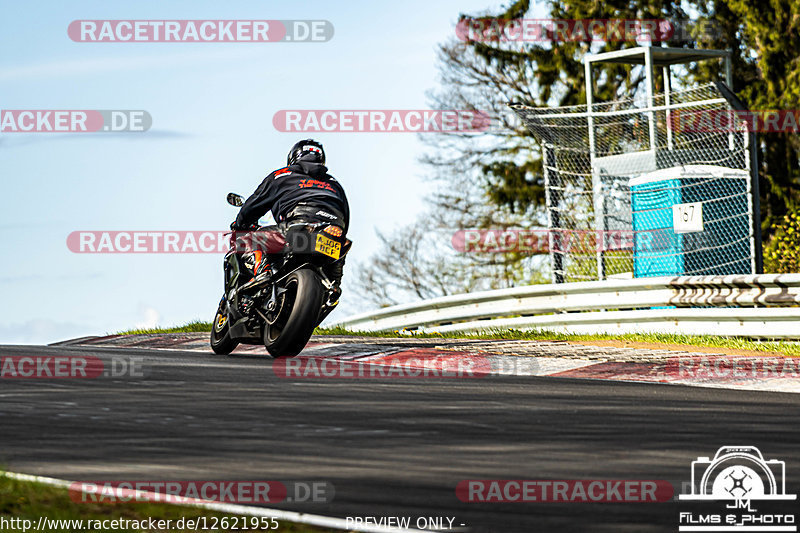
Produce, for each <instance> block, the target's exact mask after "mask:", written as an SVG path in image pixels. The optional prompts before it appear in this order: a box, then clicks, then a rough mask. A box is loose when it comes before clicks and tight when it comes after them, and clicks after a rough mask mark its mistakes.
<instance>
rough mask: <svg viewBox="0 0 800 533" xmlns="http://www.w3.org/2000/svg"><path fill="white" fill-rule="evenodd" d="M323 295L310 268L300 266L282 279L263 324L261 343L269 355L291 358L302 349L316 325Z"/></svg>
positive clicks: (318, 280)
mask: <svg viewBox="0 0 800 533" xmlns="http://www.w3.org/2000/svg"><path fill="white" fill-rule="evenodd" d="M323 295H324V294H323V289H322V282H321V281H320V279H319V276H318V275H317V274H316V273H315V272H314V271H312V270H309V269H306V268H304V269H301V270H298V271H296V272H293V273H292V274H290V275H289V276H288V277H287V278H286V281H285V282H284V283H282V284H281V294H280V296H279V297H278V300H277V302H276V306H275V309H274V310H272V311H270V312H269V313H268V314H267V318H268V320H267V321H266V324H265V325H264V346H265V347H266V348H267V351H268V352H269V353H270V355H272V356H273V357H294V356H295V355H297V354H299V353H300V352H301V351H302V350H303V348H305V346H306V344H308V339H310V338H311V334H312V333H314V328H315V327H316V325H317V317H318V316H319V311H320V307H322V298H323Z"/></svg>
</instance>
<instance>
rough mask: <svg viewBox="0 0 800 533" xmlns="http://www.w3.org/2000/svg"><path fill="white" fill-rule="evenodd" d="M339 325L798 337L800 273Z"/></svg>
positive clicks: (536, 296) (680, 280)
mask: <svg viewBox="0 0 800 533" xmlns="http://www.w3.org/2000/svg"><path fill="white" fill-rule="evenodd" d="M336 325H337V326H342V327H345V328H347V329H350V330H353V331H380V330H418V331H427V332H436V331H438V332H446V331H478V330H486V329H493V328H503V329H506V328H514V329H547V330H553V331H561V332H565V333H639V332H659V333H677V334H711V335H737V336H747V337H765V338H766V337H770V338H800V274H759V275H746V276H740V275H737V276H682V277H659V278H639V279H631V280H606V281H590V282H579V283H562V284H552V285H530V286H525V287H515V288H511V289H501V290H494V291H484V292H474V293H468V294H459V295H455V296H445V297H441V298H434V299H431V300H425V301H422V302H417V303H412V304H404V305H396V306H392V307H387V308H384V309H380V310H377V311H373V312H368V313H362V314H359V315H355V316H351V317H349V318H346V319H344V320H343V321H341V322H339V323H337V324H336Z"/></svg>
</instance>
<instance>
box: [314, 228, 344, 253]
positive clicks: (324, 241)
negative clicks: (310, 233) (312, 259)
mask: <svg viewBox="0 0 800 533" xmlns="http://www.w3.org/2000/svg"><path fill="white" fill-rule="evenodd" d="M314 250H315V251H317V252H319V253H321V254H325V255H327V256H328V257H332V258H334V259H339V254H340V253H341V251H342V243H340V242H336V241H334V240H333V239H329V238H327V237H326V236H325V235H320V234H317V243H316V245H315V246H314Z"/></svg>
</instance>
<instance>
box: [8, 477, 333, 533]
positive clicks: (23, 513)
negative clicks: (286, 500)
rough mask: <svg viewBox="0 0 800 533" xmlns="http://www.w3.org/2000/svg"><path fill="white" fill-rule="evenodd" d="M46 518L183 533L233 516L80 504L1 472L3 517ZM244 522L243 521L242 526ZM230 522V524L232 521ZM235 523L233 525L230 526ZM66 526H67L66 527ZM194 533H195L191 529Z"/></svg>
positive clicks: (301, 528)
mask: <svg viewBox="0 0 800 533" xmlns="http://www.w3.org/2000/svg"><path fill="white" fill-rule="evenodd" d="M41 516H43V517H47V518H49V519H51V520H76V519H83V520H84V525H85V524H86V522H85V521H86V520H113V519H116V518H125V519H128V520H147V519H148V518H153V519H154V520H172V523H173V528H172V529H170V531H183V530H180V529H174V524H175V523H176V522H177V521H178V520H180V519H181V518H185V519H196V518H200V517H207V519H208V521H207V523H208V524H211V522H210V520H211V519H212V518H214V517H215V518H218V519H222V518H223V517H232V516H233V515H229V514H225V513H217V512H213V511H207V510H205V509H198V508H196V507H185V506H179V505H168V504H164V503H116V504H110V503H77V502H73V501H72V500H71V499H70V496H69V492H68V491H67V489H62V488H58V487H52V486H50V485H44V484H41V483H33V482H29V481H18V480H16V479H11V478H8V477H5V476H4V475H3V473H2V472H0V517H4V518H6V519H8V518H20V519H26V520H31V521H32V522H33V524H34V526H33V527H34V528H35V527H36V524H38V520H39V517H41ZM242 519H243V518H240V522H239V525H240V526H241V524H242V522H241V520H242ZM229 520H231V519H230V518H229ZM231 523H232V522H231ZM65 526H66V524H65ZM227 530H228V529H227V528H221V529H217V531H227ZM3 531H19V532H20V533H22V529H21V528H17V529H15V528H8V529H3ZM49 531H79V530H78V529H75V528H70V527H64V528H63V529H52V528H51V529H49ZM103 531H104V532H106V531H137V532H139V531H157V530H149V529H137V530H132V529H104V530H103ZM191 531H194V529H192V530H191ZM236 531H266V529H261V530H259V529H237V530H236ZM270 531H273V532H274V531H277V532H281V533H333V532H335V531H338V530H334V529H325V528H319V527H315V526H308V525H304V524H294V523H290V522H284V521H282V520H279V521H278V528H277V529H272V530H270Z"/></svg>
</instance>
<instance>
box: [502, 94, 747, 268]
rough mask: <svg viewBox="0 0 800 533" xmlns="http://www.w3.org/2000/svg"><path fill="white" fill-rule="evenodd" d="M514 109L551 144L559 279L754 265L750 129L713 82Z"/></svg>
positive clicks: (553, 242)
mask: <svg viewBox="0 0 800 533" xmlns="http://www.w3.org/2000/svg"><path fill="white" fill-rule="evenodd" d="M512 108H513V109H514V111H515V112H516V113H517V114H518V115H519V116H520V118H521V119H522V120H523V122H524V123H525V125H526V127H527V128H528V129H529V130H530V131H531V132H533V134H534V135H535V136H536V137H537V138H538V139H539V140H540V142H541V144H542V146H543V159H544V173H545V187H546V195H547V211H548V222H549V229H550V237H549V238H550V259H551V266H552V270H553V278H554V281H555V282H564V281H587V280H596V279H605V278H607V277H609V276H612V277H627V276H635V277H644V276H659V275H684V274H685V275H702V274H748V273H753V272H754V269H755V262H754V249H755V244H754V235H753V223H752V213H753V209H752V197H751V191H752V189H751V178H750V167H751V164H752V162H751V160H750V146H749V142H750V134H749V131H748V130H747V127H746V124H745V122H744V121H742V120H740V119H739V118H738V117H737V116H736V114H735V112H734V110H733V108H732V106H731V104H730V103H729V102H728V101H727V100H726V99H725V97H724V95H723V94H722V92H721V91H720V89H719V88H718V87H717V86H716V85H714V84H709V85H703V86H700V87H697V88H693V89H688V90H684V91H679V92H672V93H669V94H659V95H656V96H654V97H653V102H652V105H647V102H646V101H644V99H637V98H632V99H625V100H617V101H613V102H604V103H595V104H593V105H592V109H591V112H589V111H590V110H589V109H588V108H587V106H585V105H582V106H570V107H561V108H532V107H527V106H522V105H514V106H512Z"/></svg>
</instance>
